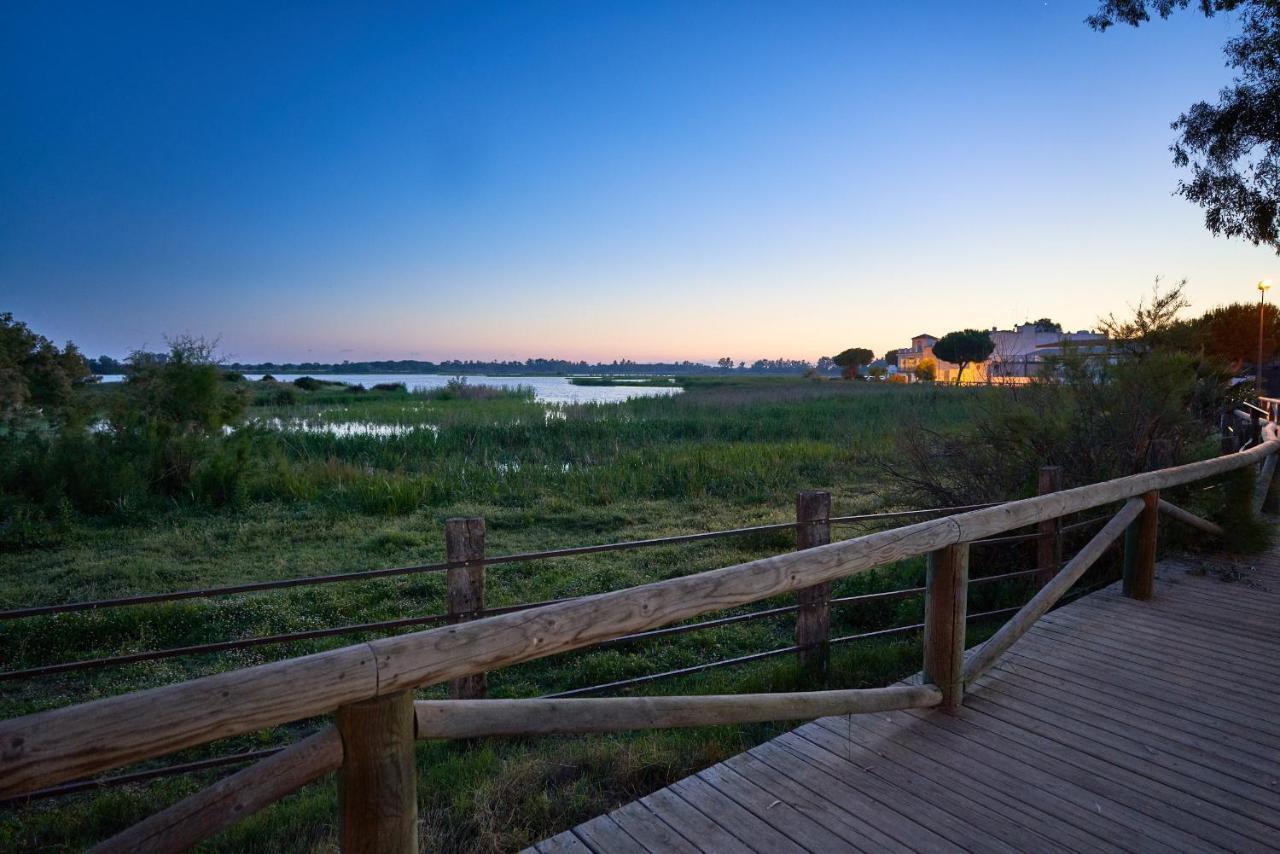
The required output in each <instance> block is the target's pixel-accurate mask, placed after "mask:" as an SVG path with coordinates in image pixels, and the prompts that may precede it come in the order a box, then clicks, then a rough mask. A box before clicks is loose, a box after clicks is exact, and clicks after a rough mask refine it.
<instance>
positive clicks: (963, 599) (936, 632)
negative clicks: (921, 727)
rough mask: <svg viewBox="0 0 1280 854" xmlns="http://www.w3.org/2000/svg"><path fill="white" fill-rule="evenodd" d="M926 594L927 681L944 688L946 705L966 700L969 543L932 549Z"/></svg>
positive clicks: (925, 584)
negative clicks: (965, 671) (965, 637)
mask: <svg viewBox="0 0 1280 854" xmlns="http://www.w3.org/2000/svg"><path fill="white" fill-rule="evenodd" d="M924 586H925V594H924V597H925V598H924V681H925V682H927V683H933V684H934V685H937V686H938V688H939V689H940V690H941V691H942V708H944V709H951V710H955V709H958V708H960V704H961V703H962V702H963V701H964V629H965V610H966V606H967V603H968V588H969V544H968V543H957V544H956V545H954V546H947V547H946V548H942V549H938V550H937V551H933V552H929V558H928V568H927V570H926V574H925V582H924Z"/></svg>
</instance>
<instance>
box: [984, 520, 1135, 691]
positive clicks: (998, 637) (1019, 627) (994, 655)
mask: <svg viewBox="0 0 1280 854" xmlns="http://www.w3.org/2000/svg"><path fill="white" fill-rule="evenodd" d="M1145 506H1146V505H1145V504H1144V503H1143V501H1142V499H1141V498H1130V499H1129V500H1128V501H1126V502H1125V504H1124V507H1122V508H1121V509H1120V512H1119V513H1117V514H1116V515H1115V516H1114V517H1113V518H1112V519H1111V521H1110V522H1108V523H1107V524H1106V525H1104V526H1103V528H1102V530H1101V531H1099V532H1098V533H1097V534H1094V536H1093V539H1091V540H1089V542H1088V543H1086V544H1085V547H1084V548H1082V549H1081V550H1080V551H1079V552H1078V553H1077V554H1076V556H1075V557H1073V558H1072V559H1071V560H1070V561H1069V562H1068V563H1067V565H1066V566H1064V567H1063V568H1062V571H1061V572H1059V573H1058V574H1057V575H1055V576H1054V577H1053V580H1052V581H1050V582H1049V583H1048V584H1046V585H1045V586H1044V587H1041V588H1040V592H1038V593H1036V595H1035V596H1033V597H1031V599H1030V601H1028V602H1027V604H1025V605H1023V606H1022V608H1020V609H1019V610H1018V613H1016V614H1014V615H1013V616H1012V617H1010V618H1009V622H1007V623H1005V624H1004V625H1003V626H1001V627H1000V630H999V631H997V632H996V633H995V634H994V635H992V636H991V637H989V638H987V640H986V641H985V642H983V644H982V645H981V646H979V647H977V648H976V649H974V650H972V651H971V652H970V654H969V655H967V656H966V661H965V664H964V682H965V685H966V686H967V685H968V684H969V683H970V682H972V681H973V680H974V679H976V678H977V677H978V676H979V675H980V674H981V673H982V672H983V671H984V670H986V669H987V668H988V667H990V666H991V665H992V664H994V663H995V661H996V659H998V658H999V657H1000V656H1001V655H1003V654H1004V652H1005V651H1006V650H1007V649H1009V647H1011V646H1013V644H1014V642H1015V641H1017V640H1018V638H1020V637H1022V636H1023V635H1024V634H1026V633H1027V631H1029V630H1030V629H1031V627H1032V626H1033V625H1035V622H1036V620H1038V619H1040V618H1041V617H1042V616H1044V614H1045V613H1046V612H1048V610H1049V609H1050V608H1052V607H1053V606H1054V605H1055V604H1057V602H1058V600H1059V599H1061V598H1062V596H1063V594H1064V593H1066V592H1067V591H1068V590H1070V589H1071V585H1073V584H1075V583H1076V582H1077V581H1079V580H1080V576H1082V575H1084V574H1085V572H1086V571H1087V570H1088V569H1089V567H1091V566H1093V564H1094V562H1095V561H1097V559H1098V558H1100V557H1102V554H1103V552H1105V551H1106V550H1107V547H1108V546H1110V545H1111V544H1112V543H1113V542H1115V541H1116V539H1117V538H1118V537H1119V536H1120V535H1121V534H1123V533H1124V530H1125V528H1127V527H1129V525H1130V523H1132V522H1133V520H1135V519H1137V518H1138V516H1139V514H1141V513H1142V511H1143V509H1144V507H1145Z"/></svg>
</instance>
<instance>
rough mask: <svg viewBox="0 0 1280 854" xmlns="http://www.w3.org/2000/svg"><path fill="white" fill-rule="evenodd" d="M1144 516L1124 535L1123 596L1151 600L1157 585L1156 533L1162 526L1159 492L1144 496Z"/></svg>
mask: <svg viewBox="0 0 1280 854" xmlns="http://www.w3.org/2000/svg"><path fill="white" fill-rule="evenodd" d="M1142 503H1143V504H1144V505H1145V507H1143V510H1142V514H1141V515H1140V516H1138V518H1137V519H1136V520H1135V521H1134V522H1133V524H1132V525H1130V526H1129V527H1128V528H1127V529H1126V530H1125V532H1124V581H1123V589H1124V595H1126V596H1128V597H1129V598H1130V599H1142V600H1146V599H1150V598H1151V596H1152V594H1153V593H1154V592H1155V584H1156V532H1157V530H1158V529H1159V524H1160V509H1159V508H1160V492H1159V491H1158V490H1155V489H1153V490H1151V491H1150V492H1144V493H1143V494H1142Z"/></svg>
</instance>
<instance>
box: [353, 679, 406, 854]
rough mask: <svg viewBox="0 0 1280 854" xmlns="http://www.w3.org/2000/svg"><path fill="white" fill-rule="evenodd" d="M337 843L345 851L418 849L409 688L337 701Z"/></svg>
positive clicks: (398, 853)
mask: <svg viewBox="0 0 1280 854" xmlns="http://www.w3.org/2000/svg"><path fill="white" fill-rule="evenodd" d="M336 717H337V725H338V734H339V735H340V736H341V737H342V770H341V772H340V773H339V775H338V815H339V823H338V842H339V845H340V846H341V849H342V851H343V852H344V854H353V852H369V854H375V852H377V854H386V852H395V854H408V852H416V851H417V850H418V777H417V767H416V765H415V763H414V717H413V692H412V691H401V692H399V693H397V694H388V695H387V696H385V697H375V698H374V699H372V700H365V701H363V702H359V703H352V704H350V705H347V706H339V707H338V713H337V715H336Z"/></svg>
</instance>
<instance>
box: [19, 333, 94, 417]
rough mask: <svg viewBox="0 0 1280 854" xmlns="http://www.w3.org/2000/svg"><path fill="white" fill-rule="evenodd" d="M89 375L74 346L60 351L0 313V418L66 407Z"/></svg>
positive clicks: (67, 345)
mask: <svg viewBox="0 0 1280 854" xmlns="http://www.w3.org/2000/svg"><path fill="white" fill-rule="evenodd" d="M88 376H89V366H88V365H87V364H86V362H85V360H84V357H83V356H81V355H80V351H79V350H77V349H76V345H75V344H72V343H71V342H70V341H68V342H67V344H66V346H65V347H63V348H62V349H59V348H58V347H57V345H55V344H54V343H53V342H51V341H50V340H49V339H48V338H45V337H44V336H43V335H39V334H37V333H35V332H32V331H31V329H30V328H29V327H28V326H27V324H25V323H23V322H21V321H18V320H14V319H13V315H12V314H11V313H9V312H4V313H3V314H0V417H2V416H5V415H8V414H12V413H14V412H16V411H18V410H20V409H22V408H23V407H27V406H34V407H41V408H46V409H47V408H53V409H57V408H60V407H63V406H66V405H67V404H68V403H69V402H70V400H71V392H72V389H74V388H75V386H77V385H79V384H80V383H82V382H84V380H85V379H87V378H88Z"/></svg>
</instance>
